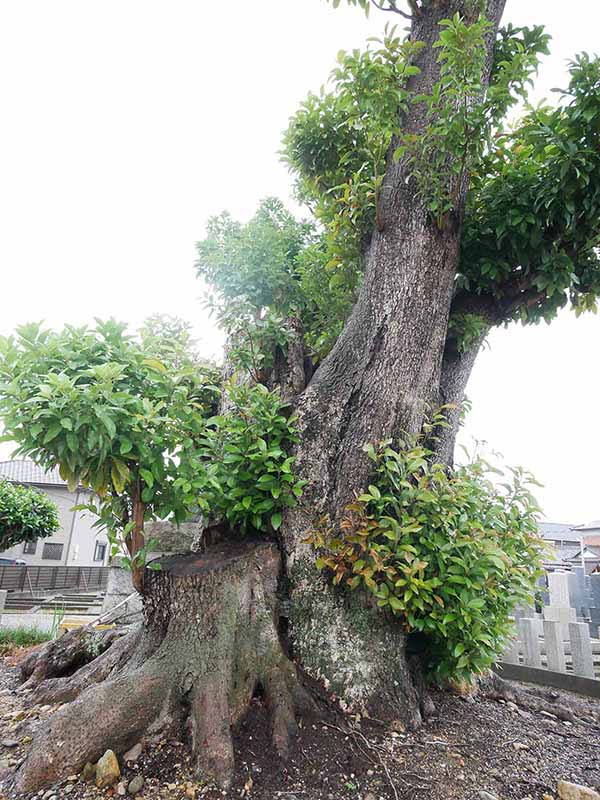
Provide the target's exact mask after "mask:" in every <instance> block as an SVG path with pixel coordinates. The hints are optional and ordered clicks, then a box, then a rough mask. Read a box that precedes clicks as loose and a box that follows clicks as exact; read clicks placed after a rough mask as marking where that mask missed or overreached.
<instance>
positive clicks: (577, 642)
mask: <svg viewBox="0 0 600 800" xmlns="http://www.w3.org/2000/svg"><path fill="white" fill-rule="evenodd" d="M569 636H570V639H571V658H572V659H573V672H574V673H575V675H583V676H584V677H586V678H593V677H594V658H593V656H592V643H591V641H590V631H589V628H588V626H587V625H586V624H585V623H584V622H571V623H569Z"/></svg>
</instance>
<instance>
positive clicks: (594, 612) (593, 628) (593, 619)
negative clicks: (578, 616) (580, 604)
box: [588, 606, 600, 639]
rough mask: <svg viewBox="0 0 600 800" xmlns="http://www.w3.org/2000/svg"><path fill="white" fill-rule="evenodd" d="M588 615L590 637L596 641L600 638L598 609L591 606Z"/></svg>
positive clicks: (599, 614) (599, 609) (599, 612)
mask: <svg viewBox="0 0 600 800" xmlns="http://www.w3.org/2000/svg"><path fill="white" fill-rule="evenodd" d="M588 614H589V617H590V621H589V628H590V636H593V637H594V639H598V638H600V608H595V607H594V606H592V607H591V608H589V609H588Z"/></svg>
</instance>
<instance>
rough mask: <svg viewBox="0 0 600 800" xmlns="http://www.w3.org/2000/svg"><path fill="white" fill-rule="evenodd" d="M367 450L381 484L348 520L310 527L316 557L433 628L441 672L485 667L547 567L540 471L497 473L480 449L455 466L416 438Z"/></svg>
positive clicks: (425, 628)
mask: <svg viewBox="0 0 600 800" xmlns="http://www.w3.org/2000/svg"><path fill="white" fill-rule="evenodd" d="M366 450H367V453H368V455H369V457H370V458H371V459H372V461H373V463H374V478H373V484H372V485H370V486H369V487H368V490H366V491H365V492H364V494H361V495H360V496H359V497H358V498H357V499H356V501H355V502H354V503H352V504H351V505H350V506H348V508H347V509H346V514H345V517H344V519H343V520H342V522H341V525H340V530H339V531H334V530H332V529H331V528H329V527H327V525H325V524H324V525H322V526H321V527H320V528H319V529H317V530H316V531H315V532H314V533H313V534H312V535H311V537H310V541H311V542H312V543H313V544H314V545H315V546H316V547H317V548H318V549H319V552H320V555H319V559H318V561H317V566H318V567H319V568H320V569H324V570H326V572H327V573H328V574H329V575H330V576H331V578H332V580H333V583H334V584H336V585H337V584H342V585H345V586H348V587H349V588H350V589H353V590H354V589H358V588H362V589H365V590H366V591H367V592H368V593H370V594H371V595H372V596H373V597H374V598H376V600H377V605H378V606H379V607H380V608H382V609H387V610H388V611H389V612H391V613H392V614H393V615H395V616H397V617H399V618H400V620H401V621H402V623H403V624H404V627H405V629H406V630H407V631H409V632H412V631H418V632H420V633H423V634H426V635H427V638H428V653H427V655H428V659H429V666H430V669H431V670H432V672H433V673H434V675H435V676H436V677H438V678H449V677H452V678H459V679H460V678H468V676H469V675H470V674H472V673H478V672H482V671H483V670H485V669H487V668H488V667H490V666H491V665H492V664H493V663H494V661H495V660H496V658H497V655H498V653H500V652H501V651H502V649H503V647H504V645H505V644H506V642H507V640H508V638H509V637H510V635H511V633H512V632H513V629H512V625H513V622H512V620H511V614H512V612H513V610H514V607H515V605H517V604H519V603H525V602H528V601H531V598H532V597H533V594H534V591H535V583H536V579H537V578H538V577H539V576H540V575H541V574H542V573H541V569H540V568H541V562H542V556H543V552H544V545H543V542H542V541H541V540H540V539H539V538H538V534H537V523H536V519H537V516H536V515H537V513H538V512H539V509H538V507H537V504H536V502H535V500H534V498H533V496H532V495H531V493H530V490H529V485H530V484H531V483H532V482H533V481H532V479H531V478H530V476H528V475H526V474H524V473H523V472H522V471H521V470H512V471H511V472H512V480H511V481H510V482H507V483H503V484H501V485H499V484H498V482H497V477H498V476H497V475H493V477H494V478H496V480H495V481H492V480H491V479H490V478H491V477H492V475H491V473H493V472H497V470H492V468H491V467H490V466H489V465H488V464H486V463H485V462H484V461H481V460H479V461H476V462H474V463H472V464H469V465H467V466H463V467H459V468H458V469H456V470H454V471H453V472H452V473H450V474H449V473H448V470H447V467H446V466H445V465H443V464H438V463H435V459H434V455H433V453H432V451H431V450H429V449H428V448H427V447H426V446H425V444H424V443H423V442H422V441H420V440H419V439H418V438H417V439H415V438H412V439H411V438H409V437H406V438H405V439H404V440H402V441H400V442H398V446H397V447H394V446H392V442H382V443H381V444H380V445H379V446H378V448H377V449H376V448H374V447H373V446H371V445H369V446H367V448H366Z"/></svg>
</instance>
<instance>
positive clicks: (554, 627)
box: [544, 619, 567, 672]
mask: <svg viewBox="0 0 600 800" xmlns="http://www.w3.org/2000/svg"><path fill="white" fill-rule="evenodd" d="M544 647H545V649H546V659H547V661H548V669H551V670H552V671H553V672H566V671H567V668H566V665H565V648H564V644H563V637H562V631H561V625H560V623H559V622H553V621H552V620H549V619H545V620H544Z"/></svg>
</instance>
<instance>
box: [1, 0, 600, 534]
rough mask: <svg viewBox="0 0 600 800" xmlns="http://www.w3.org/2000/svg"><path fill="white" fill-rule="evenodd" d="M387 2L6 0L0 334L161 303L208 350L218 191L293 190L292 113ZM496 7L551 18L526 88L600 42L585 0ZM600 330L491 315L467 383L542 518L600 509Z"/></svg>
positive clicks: (599, 22)
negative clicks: (197, 251)
mask: <svg viewBox="0 0 600 800" xmlns="http://www.w3.org/2000/svg"><path fill="white" fill-rule="evenodd" d="M389 19H390V15H388V14H381V13H380V14H373V15H372V16H371V19H370V21H367V20H365V18H364V16H363V15H362V14H361V13H360V12H358V11H357V10H353V9H347V8H340V9H338V10H337V11H334V10H333V9H332V8H331V7H330V6H329V5H328V4H327V3H325V0H301V2H299V0H253V1H252V2H248V0H228V2H221V1H220V0H214V1H213V2H209V0H0V74H1V75H2V81H1V84H0V109H1V114H2V123H1V125H0V275H1V281H0V333H9V332H10V331H11V330H13V329H14V327H15V326H16V325H18V324H20V323H23V322H27V321H31V320H41V319H44V320H45V321H46V322H47V324H48V325H51V326H55V327H56V326H61V325H63V324H64V323H65V322H70V323H76V324H80V323H86V322H90V321H92V319H93V318H94V317H95V316H99V317H108V316H115V317H117V318H118V319H121V320H124V321H127V322H129V323H130V324H131V325H132V326H138V325H139V324H140V323H141V321H142V320H143V319H144V317H146V316H148V315H149V314H152V313H154V312H164V313H169V314H177V315H179V316H182V317H185V318H187V319H189V320H190V321H192V322H193V324H194V326H195V330H196V334H197V336H198V338H199V339H200V340H201V343H202V346H203V350H204V352H205V353H206V354H207V355H213V356H218V355H219V352H220V347H221V336H220V334H219V333H218V332H217V331H216V330H215V329H214V326H213V325H212V323H211V321H210V320H209V319H208V317H207V314H206V312H205V311H204V309H203V307H202V304H201V302H200V299H199V297H200V294H201V287H200V285H199V283H198V281H197V280H196V279H195V277H194V271H193V262H194V243H195V241H197V240H198V239H199V238H201V237H202V234H203V229H204V225H205V223H206V220H207V218H208V217H209V216H210V215H211V214H214V213H216V212H219V211H221V210H223V209H224V208H228V209H230V210H231V211H232V212H233V214H235V215H237V216H238V217H239V218H241V219H243V220H244V219H247V218H248V217H249V216H250V215H251V214H252V213H253V211H254V209H255V207H256V204H257V202H258V201H259V200H260V199H261V198H263V197H265V196H268V195H277V196H280V197H282V198H283V199H284V200H288V199H289V196H290V187H291V181H290V177H289V175H288V173H287V171H286V169H285V167H284V166H283V165H282V164H280V163H279V160H278V156H277V151H278V149H279V146H280V136H281V132H282V130H283V129H284V128H285V127H286V122H287V119H288V117H289V116H290V115H291V114H292V113H293V112H294V111H295V109H296V108H297V106H298V103H299V102H300V101H301V100H302V99H303V98H304V97H305V95H306V94H307V92H308V91H309V90H311V89H313V90H316V89H318V87H319V86H320V85H321V83H322V82H323V81H324V79H325V78H326V76H327V74H328V73H329V71H330V69H331V67H332V66H333V64H334V60H335V57H336V54H337V52H338V50H340V49H348V48H352V47H361V46H362V45H363V44H364V42H365V40H366V38H367V37H368V36H370V35H373V34H376V33H379V32H380V31H381V29H382V27H383V24H384V23H385V22H386V21H389ZM504 19H505V21H508V20H510V21H512V22H513V23H515V24H523V23H527V24H533V23H543V24H545V25H546V27H547V29H548V31H549V32H550V33H551V34H552V36H553V42H552V55H551V57H549V58H547V59H545V61H544V64H543V68H542V70H541V74H540V77H539V80H538V83H537V86H536V92H535V97H536V98H542V97H544V96H549V97H551V98H552V95H549V90H550V89H551V88H552V87H553V86H557V85H562V84H564V82H565V72H566V61H567V59H569V58H570V57H572V56H573V55H574V54H575V53H576V52H579V51H581V50H587V51H588V52H590V53H593V52H597V51H598V50H600V34H599V31H600V6H599V5H598V3H597V2H596V1H595V0H571V2H570V3H569V4H568V6H566V5H565V3H564V0H508V2H507V10H506V14H505V18H504ZM599 339H600V319H597V318H595V317H587V318H582V319H579V320H576V319H575V318H574V316H573V315H572V314H570V313H566V312H565V313H563V314H562V315H561V317H560V318H559V319H558V320H557V321H556V322H554V323H553V325H552V326H551V327H550V328H548V327H547V326H545V325H544V326H543V327H542V326H540V327H535V328H530V329H523V328H521V327H517V326H513V327H512V328H510V329H509V330H501V331H499V332H497V333H495V334H494V335H493V336H492V337H491V341H490V347H489V349H488V350H487V351H486V352H485V353H483V354H482V355H481V356H480V359H479V361H478V364H477V366H476V369H475V372H474V375H473V378H472V381H471V384H470V386H469V389H468V394H469V396H470V399H471V400H472V402H473V411H472V413H471V415H470V418H469V422H468V426H467V429H466V432H465V435H464V437H463V438H464V440H465V441H466V442H468V441H470V437H476V438H477V439H479V440H485V441H486V442H488V443H489V447H493V448H495V449H496V450H498V451H500V452H502V453H503V455H504V456H505V458H506V459H507V461H508V462H509V463H511V464H521V465H523V466H525V467H527V468H529V469H531V470H532V471H533V472H534V473H535V474H536V476H537V477H538V478H539V480H541V481H542V482H543V483H544V484H545V488H544V489H543V490H542V491H541V492H540V499H541V501H542V504H543V507H544V511H545V514H546V516H547V517H548V518H549V519H552V520H555V521H561V522H573V523H576V522H584V521H588V520H590V519H592V518H597V517H600V492H599V486H598V476H599V465H600V425H599V424H598V421H597V409H598V401H599V399H600V368H599V362H598V343H599ZM0 447H2V448H3V449H2V450H1V451H0V453H2V454H3V455H4V457H8V454H9V453H10V448H9V447H8V446H7V445H2V446H0Z"/></svg>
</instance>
